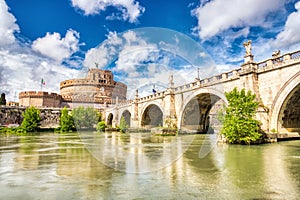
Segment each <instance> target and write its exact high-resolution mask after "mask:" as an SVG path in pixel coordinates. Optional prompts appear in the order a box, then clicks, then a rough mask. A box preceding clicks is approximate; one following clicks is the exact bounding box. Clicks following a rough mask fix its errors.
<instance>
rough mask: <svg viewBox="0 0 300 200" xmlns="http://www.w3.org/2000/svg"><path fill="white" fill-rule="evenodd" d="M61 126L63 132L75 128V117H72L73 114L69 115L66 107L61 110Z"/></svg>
mask: <svg viewBox="0 0 300 200" xmlns="http://www.w3.org/2000/svg"><path fill="white" fill-rule="evenodd" d="M59 125H60V131H61V132H68V131H71V130H72V129H73V128H74V120H73V117H72V115H71V113H69V110H68V109H67V108H66V107H64V108H63V109H62V110H61V115H60V118H59Z"/></svg>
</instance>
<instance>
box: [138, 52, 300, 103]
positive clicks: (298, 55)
mask: <svg viewBox="0 0 300 200" xmlns="http://www.w3.org/2000/svg"><path fill="white" fill-rule="evenodd" d="M295 59H299V60H300V50H298V51H295V52H291V53H287V54H284V55H281V56H277V57H273V58H270V59H267V60H264V61H261V62H258V63H256V64H257V69H258V72H260V71H265V70H269V69H273V68H274V67H279V66H281V65H282V64H284V63H285V62H288V60H295ZM241 71H242V69H241V68H238V69H234V70H231V71H229V72H224V73H221V74H218V75H215V76H212V77H208V78H205V79H201V80H197V81H194V82H191V83H187V84H184V85H180V86H178V87H175V88H174V91H175V93H180V92H185V91H189V90H193V89H197V88H201V87H207V86H211V85H215V84H218V83H221V82H226V81H229V80H233V79H237V78H239V76H240V73H241ZM166 92H167V91H162V92H157V93H155V94H151V95H149V96H145V97H142V98H139V100H138V101H139V102H142V101H148V100H153V99H157V98H162V97H164V95H165V93H166Z"/></svg>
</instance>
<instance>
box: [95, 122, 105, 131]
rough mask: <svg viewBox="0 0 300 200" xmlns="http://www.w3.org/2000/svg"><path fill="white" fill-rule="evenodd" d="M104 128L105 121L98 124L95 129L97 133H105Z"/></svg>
mask: <svg viewBox="0 0 300 200" xmlns="http://www.w3.org/2000/svg"><path fill="white" fill-rule="evenodd" d="M105 128H106V124H105V121H100V122H98V124H97V127H96V130H97V131H99V132H102V131H105Z"/></svg>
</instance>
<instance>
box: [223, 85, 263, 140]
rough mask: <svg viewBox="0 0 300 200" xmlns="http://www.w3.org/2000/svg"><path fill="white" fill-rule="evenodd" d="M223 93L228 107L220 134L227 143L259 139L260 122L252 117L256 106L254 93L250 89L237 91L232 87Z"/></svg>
mask: <svg viewBox="0 0 300 200" xmlns="http://www.w3.org/2000/svg"><path fill="white" fill-rule="evenodd" d="M225 95H226V99H227V101H228V107H227V108H226V109H225V116H224V121H223V127H222V130H221V134H223V135H224V136H225V137H226V138H227V140H228V142H229V143H238V144H250V143H252V142H255V141H257V140H258V139H260V138H261V136H262V134H260V133H259V130H260V126H259V125H260V122H259V121H258V120H256V119H254V115H255V112H256V110H257V108H258V102H257V101H255V94H252V93H251V92H250V91H248V92H247V93H246V92H245V89H242V90H241V91H238V90H237V88H234V89H233V90H232V91H231V92H226V93H225Z"/></svg>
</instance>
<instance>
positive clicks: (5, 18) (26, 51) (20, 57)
mask: <svg viewBox="0 0 300 200" xmlns="http://www.w3.org/2000/svg"><path fill="white" fill-rule="evenodd" d="M0 19H1V21H0V38H1V39H0V47H1V48H0V89H1V90H0V92H1V93H2V92H4V93H5V94H6V99H7V100H8V101H13V100H16V101H17V100H18V94H19V92H21V91H24V90H35V91H38V90H40V83H41V79H42V78H43V79H44V80H45V81H46V85H45V87H44V89H43V90H44V91H47V92H56V93H59V83H60V82H61V81H63V80H66V79H70V78H76V77H78V75H79V73H80V72H81V71H79V70H75V69H70V68H67V67H65V66H63V65H61V64H59V63H57V62H56V61H54V60H52V59H48V58H46V57H43V56H40V54H37V53H36V52H35V51H34V50H33V49H32V47H31V46H29V45H27V44H25V43H24V44H22V45H20V43H21V42H20V41H18V40H17V39H16V38H15V36H14V34H13V33H14V32H16V31H19V26H18V25H17V24H16V19H15V17H14V16H13V15H12V14H11V13H9V12H8V7H7V5H6V3H5V1H3V0H0ZM54 35H55V34H54ZM52 37H53V35H52ZM78 37H79V36H78V35H77V33H76V32H75V31H72V30H70V31H68V32H67V34H66V36H65V38H62V39H61V38H60V36H57V35H56V36H54V39H53V38H52V40H51V39H49V38H48V39H49V40H48V41H47V42H54V43H55V45H57V46H55V45H54V46H52V47H53V48H56V47H61V46H64V48H65V49H67V50H61V51H59V52H60V53H62V54H64V56H63V58H66V57H67V55H68V53H69V54H71V53H72V52H75V51H77V49H78ZM43 39H44V38H43ZM43 39H42V40H43ZM43 42H44V45H45V46H47V45H48V44H47V42H45V40H43ZM48 48H49V46H48ZM59 49H60V48H56V49H55V50H56V51H58V50H59ZM62 49H63V48H62ZM42 50H43V49H42ZM44 50H45V49H44ZM48 50H49V52H48V53H49V54H50V55H52V54H51V53H52V51H53V49H48ZM43 53H45V52H43ZM53 57H55V56H53ZM55 58H57V57H55ZM81 73H82V72H81Z"/></svg>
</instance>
